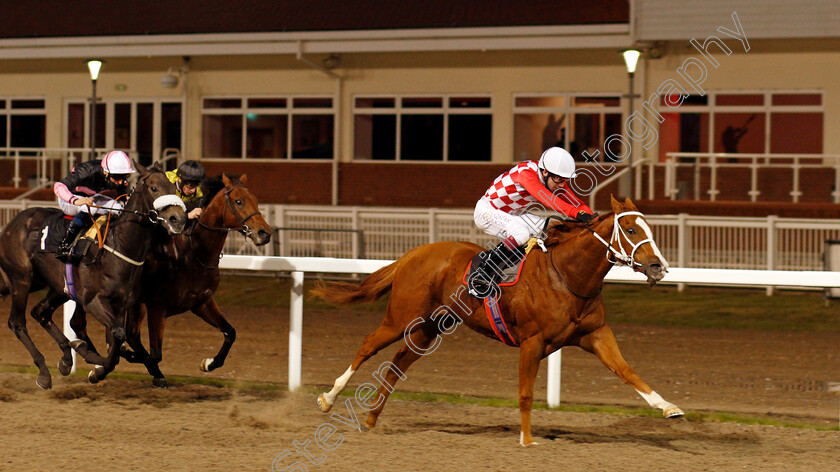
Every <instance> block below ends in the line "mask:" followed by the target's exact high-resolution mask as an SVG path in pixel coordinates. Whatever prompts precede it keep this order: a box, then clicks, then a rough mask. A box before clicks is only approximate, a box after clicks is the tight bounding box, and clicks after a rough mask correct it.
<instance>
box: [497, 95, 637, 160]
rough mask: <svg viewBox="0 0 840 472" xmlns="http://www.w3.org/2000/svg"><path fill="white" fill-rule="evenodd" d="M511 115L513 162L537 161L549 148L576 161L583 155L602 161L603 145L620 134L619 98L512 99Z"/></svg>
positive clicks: (530, 96)
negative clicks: (570, 156)
mask: <svg viewBox="0 0 840 472" xmlns="http://www.w3.org/2000/svg"><path fill="white" fill-rule="evenodd" d="M513 114H514V116H513V128H514V135H513V148H514V160H515V161H527V160H536V159H539V157H540V155H542V153H543V151H545V150H546V149H548V148H550V147H551V146H560V147H562V148H564V149H566V150H568V151H569V153H571V154H572V156H574V158H575V160H578V161H584V157H583V153H584V151H586V152H587V153H588V154H589V155H591V156H596V155H597V156H598V158H597V160H603V159H604V155H605V154H604V149H603V146H604V141H605V140H606V139H607V137H609V136H610V135H612V134H621V132H622V122H621V97H620V96H619V95H598V94H529V95H516V96H515V97H514V107H513ZM596 151H597V153H596ZM614 151H616V150H614ZM616 152H617V151H616Z"/></svg>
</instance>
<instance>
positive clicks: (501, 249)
mask: <svg viewBox="0 0 840 472" xmlns="http://www.w3.org/2000/svg"><path fill="white" fill-rule="evenodd" d="M521 259H522V255H521V254H520V252H519V251H517V250H516V249H515V248H514V249H510V248H508V246H507V245H506V244H505V243H500V244H499V245H498V246H496V247H495V248H493V249H492V250H490V251H489V252H488V254H487V257H485V258H484V260H482V261H481V265H479V266H478V268H477V269H476V271H475V274H476V275H475V276H473V277H472V278H471V279H470V280H469V281H468V284H467V286H468V287H469V293H470V295H472V296H474V297H476V298H486V297H488V296H490V295H492V294H494V293H495V294H498V293H499V288H498V284H499V281H500V280H501V279H502V275H503V274H504V271H505V269H506V268H508V267H509V266H511V265H514V264H516V263H517V262H519V261H520V260H521Z"/></svg>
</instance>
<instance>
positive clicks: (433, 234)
mask: <svg viewBox="0 0 840 472" xmlns="http://www.w3.org/2000/svg"><path fill="white" fill-rule="evenodd" d="M435 242H437V210H436V209H434V208H429V244H431V243H435Z"/></svg>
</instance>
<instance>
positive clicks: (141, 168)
mask: <svg viewBox="0 0 840 472" xmlns="http://www.w3.org/2000/svg"><path fill="white" fill-rule="evenodd" d="M131 162H132V164H134V168H135V169H137V172H139V173H140V177H145V176H147V175H149V174H150V172H149V169H146V168H145V167H144V166H143V165H142V164H140V163H139V162H137V161H135V160H134V159H132V160H131Z"/></svg>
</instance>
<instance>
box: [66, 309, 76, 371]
mask: <svg viewBox="0 0 840 472" xmlns="http://www.w3.org/2000/svg"><path fill="white" fill-rule="evenodd" d="M74 311H76V302H74V301H69V302H66V303H65V304H64V335H65V336H67V339H69V340H70V341H75V340H76V332H75V331H73V328H71V327H70V318H72V317H73V312H74ZM72 355H73V367H71V368H70V373H71V374H72V373H73V372H76V351H73V353H72Z"/></svg>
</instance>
